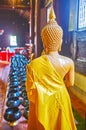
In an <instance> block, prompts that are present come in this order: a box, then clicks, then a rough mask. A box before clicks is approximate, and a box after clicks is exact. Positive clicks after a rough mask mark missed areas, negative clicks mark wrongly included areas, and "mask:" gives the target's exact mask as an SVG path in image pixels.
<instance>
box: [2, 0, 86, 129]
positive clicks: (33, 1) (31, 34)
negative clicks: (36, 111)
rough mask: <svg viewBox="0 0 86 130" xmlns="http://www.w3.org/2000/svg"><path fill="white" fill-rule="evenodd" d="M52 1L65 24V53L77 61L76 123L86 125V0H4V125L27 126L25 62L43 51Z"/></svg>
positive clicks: (71, 90) (72, 90)
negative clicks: (44, 30) (42, 34)
mask: <svg viewBox="0 0 86 130" xmlns="http://www.w3.org/2000/svg"><path fill="white" fill-rule="evenodd" d="M52 1H53V8H54V11H55V14H56V21H57V22H58V24H59V25H60V26H61V27H62V29H63V42H62V50H61V52H60V54H61V55H64V56H67V57H69V58H71V59H72V60H73V61H74V65H75V81H74V86H72V87H71V88H69V89H68V93H69V95H70V99H71V103H72V108H73V113H74V118H75V124H76V126H77V130H86V0H68V1H64V0H0V130H26V129H27V125H28V122H27V120H28V118H29V117H28V113H29V101H28V98H27V93H26V90H25V80H26V70H25V68H26V65H27V64H28V63H30V61H32V60H33V59H35V58H37V57H39V56H40V55H41V54H42V52H43V43H42V39H41V29H42V28H43V27H44V25H45V24H46V23H47V22H48V20H49V17H48V16H49V11H50V7H51V3H52ZM15 70H16V71H15ZM22 70H23V71H22ZM13 86H16V87H15V88H14V87H13ZM51 107H52V106H51ZM10 112H13V117H11V118H10V117H8V116H7V114H9V113H10ZM15 112H16V113H17V112H18V115H16V114H15ZM14 118H16V121H15V122H12V120H14Z"/></svg>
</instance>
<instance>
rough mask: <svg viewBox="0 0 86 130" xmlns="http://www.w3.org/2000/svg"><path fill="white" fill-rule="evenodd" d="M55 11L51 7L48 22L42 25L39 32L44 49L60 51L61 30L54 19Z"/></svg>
mask: <svg viewBox="0 0 86 130" xmlns="http://www.w3.org/2000/svg"><path fill="white" fill-rule="evenodd" d="M55 18H56V17H55V13H54V10H53V8H52V7H51V10H50V14H49V22H48V23H47V24H46V25H45V26H44V27H43V29H42V32H41V37H42V41H43V44H44V50H45V51H46V50H47V52H50V51H58V52H59V51H61V45H62V37H63V30H62V28H61V27H60V26H59V25H58V23H57V22H56V20H55Z"/></svg>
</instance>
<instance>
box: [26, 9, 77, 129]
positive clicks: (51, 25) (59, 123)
mask: <svg viewBox="0 0 86 130" xmlns="http://www.w3.org/2000/svg"><path fill="white" fill-rule="evenodd" d="M49 18H50V20H49V22H48V23H47V24H46V25H45V27H44V28H43V29H42V33H41V36H42V40H43V45H44V51H45V54H43V55H41V56H40V57H38V58H36V59H34V60H32V61H31V62H30V64H28V65H27V73H26V91H27V95H28V99H29V101H30V110H29V115H28V130H76V126H75V123H74V117H73V113H72V108H71V102H70V97H69V94H68V92H67V88H66V87H70V86H73V84H74V63H73V61H72V60H71V59H70V58H68V57H65V56H62V55H60V54H59V51H61V45H62V36H63V31H62V28H61V27H60V26H59V25H58V24H57V22H56V21H55V14H54V11H53V8H51V11H50V16H49ZM64 79H65V80H64Z"/></svg>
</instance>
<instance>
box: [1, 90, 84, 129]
mask: <svg viewBox="0 0 86 130" xmlns="http://www.w3.org/2000/svg"><path fill="white" fill-rule="evenodd" d="M69 94H70V97H71V102H72V105H73V107H74V108H75V109H76V110H77V111H78V112H79V113H80V115H81V116H82V117H83V118H85V119H86V105H85V104H83V103H82V102H81V101H80V100H79V99H78V98H77V97H76V96H75V95H74V94H73V93H71V92H69ZM27 125H28V123H27V120H26V119H25V118H24V117H21V118H20V119H19V121H18V124H17V125H16V126H14V127H10V126H9V125H8V123H7V122H6V121H4V120H3V122H2V124H1V128H0V130H27Z"/></svg>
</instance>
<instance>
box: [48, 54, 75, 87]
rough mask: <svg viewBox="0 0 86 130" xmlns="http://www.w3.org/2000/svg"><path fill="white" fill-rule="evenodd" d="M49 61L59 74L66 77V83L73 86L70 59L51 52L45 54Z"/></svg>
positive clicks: (72, 70) (72, 68) (72, 69)
mask: <svg viewBox="0 0 86 130" xmlns="http://www.w3.org/2000/svg"><path fill="white" fill-rule="evenodd" d="M47 57H48V59H49V61H50V62H51V64H52V65H53V67H54V68H55V70H56V71H57V72H58V73H59V75H60V76H61V77H62V78H63V79H64V78H65V79H66V80H65V81H66V85H67V86H68V87H69V86H73V84H74V73H73V72H74V63H73V61H72V59H70V58H68V57H65V56H62V55H59V54H58V53H57V52H53V53H50V54H48V55H47Z"/></svg>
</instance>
